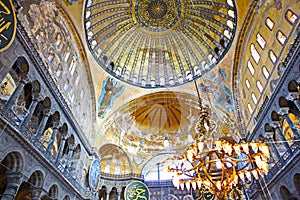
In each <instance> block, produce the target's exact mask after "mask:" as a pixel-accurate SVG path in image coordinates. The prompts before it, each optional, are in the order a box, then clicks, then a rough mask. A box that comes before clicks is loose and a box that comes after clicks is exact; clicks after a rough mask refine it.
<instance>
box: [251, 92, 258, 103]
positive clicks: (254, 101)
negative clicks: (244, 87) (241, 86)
mask: <svg viewBox="0 0 300 200" xmlns="http://www.w3.org/2000/svg"><path fill="white" fill-rule="evenodd" d="M251 97H252V100H253V103H254V104H255V105H256V104H257V98H256V95H255V94H254V93H253V92H252V94H251Z"/></svg>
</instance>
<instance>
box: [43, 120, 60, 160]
mask: <svg viewBox="0 0 300 200" xmlns="http://www.w3.org/2000/svg"><path fill="white" fill-rule="evenodd" d="M59 125H60V123H59V122H54V123H53V132H52V135H51V138H50V141H49V143H48V146H47V149H46V154H49V155H50V154H51V150H52V148H53V144H54V141H55V138H56V135H57V132H58V127H59Z"/></svg>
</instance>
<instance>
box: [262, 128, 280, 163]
mask: <svg viewBox="0 0 300 200" xmlns="http://www.w3.org/2000/svg"><path fill="white" fill-rule="evenodd" d="M265 134H266V137H267V139H268V142H269V143H270V144H271V152H273V154H274V156H275V159H276V161H278V160H280V157H281V156H280V153H279V151H278V149H277V147H276V145H275V143H274V140H273V135H274V133H273V132H266V133H265ZM273 154H272V153H271V155H272V156H273ZM274 156H273V157H274Z"/></svg>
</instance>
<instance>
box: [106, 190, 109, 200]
mask: <svg viewBox="0 0 300 200" xmlns="http://www.w3.org/2000/svg"><path fill="white" fill-rule="evenodd" d="M106 200H109V192H108V191H106Z"/></svg>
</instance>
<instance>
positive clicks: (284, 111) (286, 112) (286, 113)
mask: <svg viewBox="0 0 300 200" xmlns="http://www.w3.org/2000/svg"><path fill="white" fill-rule="evenodd" d="M279 114H281V115H282V116H283V117H284V118H285V120H286V122H287V123H288V125H289V127H290V128H291V130H292V131H293V133H294V136H295V139H298V138H299V132H298V129H297V128H296V127H295V124H294V122H293V121H292V120H291V118H290V116H289V108H288V107H285V108H280V111H279Z"/></svg>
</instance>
